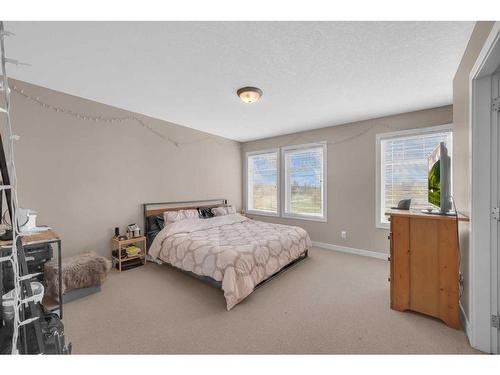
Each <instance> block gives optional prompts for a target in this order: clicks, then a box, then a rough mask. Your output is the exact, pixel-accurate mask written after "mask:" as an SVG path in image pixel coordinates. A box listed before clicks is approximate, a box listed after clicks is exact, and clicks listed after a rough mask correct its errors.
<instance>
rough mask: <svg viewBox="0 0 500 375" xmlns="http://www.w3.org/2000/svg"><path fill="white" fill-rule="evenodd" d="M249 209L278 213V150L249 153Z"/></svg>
mask: <svg viewBox="0 0 500 375" xmlns="http://www.w3.org/2000/svg"><path fill="white" fill-rule="evenodd" d="M247 210H248V211H256V212H260V213H267V214H271V215H273V214H274V215H277V214H278V151H271V152H264V153H258V154H248V155H247Z"/></svg>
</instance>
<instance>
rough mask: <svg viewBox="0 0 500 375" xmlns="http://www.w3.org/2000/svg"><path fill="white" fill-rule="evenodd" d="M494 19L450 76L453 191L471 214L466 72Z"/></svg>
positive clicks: (464, 239)
mask: <svg viewBox="0 0 500 375" xmlns="http://www.w3.org/2000/svg"><path fill="white" fill-rule="evenodd" d="M493 24H494V22H477V23H476V26H475V27H474V30H473V32H472V35H471V38H470V40H469V43H468V45H467V48H466V50H465V53H464V55H463V57H462V61H461V62H460V65H459V67H458V70H457V72H456V74H455V77H454V79H453V123H454V129H453V194H454V196H455V201H456V205H457V208H458V210H459V211H461V212H463V213H464V214H466V215H469V213H470V200H469V194H470V170H469V160H470V157H471V153H470V147H469V131H470V123H469V74H470V72H471V70H472V67H473V66H474V64H475V62H476V60H477V57H478V55H479V52H480V51H481V49H482V47H483V44H484V42H485V40H486V38H487V37H488V35H489V33H490V30H491V28H492V27H493ZM469 232H470V228H469V224H465V223H463V224H461V225H460V250H461V253H462V257H461V260H462V262H461V263H462V264H461V270H462V274H463V276H464V293H463V296H462V305H463V307H464V311H465V313H466V315H467V316H469V299H468V295H469V272H468V271H469V258H470V257H469Z"/></svg>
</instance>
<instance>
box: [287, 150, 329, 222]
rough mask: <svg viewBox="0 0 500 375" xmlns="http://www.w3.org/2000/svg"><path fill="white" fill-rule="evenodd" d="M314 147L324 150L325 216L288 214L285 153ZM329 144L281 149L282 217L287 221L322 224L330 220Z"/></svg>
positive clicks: (323, 189)
mask: <svg viewBox="0 0 500 375" xmlns="http://www.w3.org/2000/svg"><path fill="white" fill-rule="evenodd" d="M313 147H318V148H319V147H321V148H322V149H323V181H322V185H323V186H322V204H323V210H322V211H323V215H322V216H312V215H307V214H295V213H287V212H286V195H287V191H288V189H287V186H286V180H287V178H286V171H285V168H286V162H285V153H286V152H287V151H290V150H301V149H307V148H313ZM327 160H328V157H327V144H326V142H325V141H323V142H315V143H306V144H300V145H293V146H285V147H281V165H282V168H283V173H282V177H281V186H280V190H281V189H283V194H281V202H280V203H281V207H282V208H281V217H283V218H287V219H299V220H310V221H320V222H326V221H327V218H328V214H327V207H328V205H327V195H328V194H327V190H328V189H327V174H326V171H327Z"/></svg>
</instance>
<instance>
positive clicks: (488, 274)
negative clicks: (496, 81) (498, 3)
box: [468, 22, 500, 353]
mask: <svg viewBox="0 0 500 375" xmlns="http://www.w3.org/2000/svg"><path fill="white" fill-rule="evenodd" d="M499 64H500V22H495V24H494V25H493V28H492V30H491V32H490V35H489V36H488V38H487V39H486V42H485V43H484V46H483V48H482V50H481V52H480V54H479V56H478V58H477V60H476V63H475V64H474V67H473V68H472V70H471V72H470V76H469V93H470V94H469V99H470V102H469V108H470V111H469V116H470V118H469V121H470V133H469V149H470V151H471V158H470V160H469V170H470V181H469V183H470V186H471V189H470V196H469V199H470V220H471V225H470V238H469V241H470V243H469V245H470V246H469V248H470V258H469V278H470V283H469V285H470V289H469V306H470V307H469V315H470V316H469V317H468V318H469V322H470V327H469V341H470V343H471V345H472V346H473V347H474V348H476V349H479V350H481V351H484V352H488V353H492V352H494V353H498V342H497V341H498V332H497V331H496V329H493V328H492V327H491V314H492V312H494V311H496V309H497V306H493V304H492V301H493V300H495V301H496V298H495V299H493V293H496V292H497V284H496V283H497V281H496V272H498V270H497V266H496V265H494V264H493V263H496V262H494V260H495V259H496V249H492V246H491V245H492V244H491V228H492V219H491V207H492V202H491V192H492V181H491V167H492V160H491V146H492V144H491V136H492V131H491V123H492V122H491V118H492V117H491V116H492V112H491V82H492V79H491V75H492V74H493V73H494V72H495V70H496V69H497V68H498V66H499ZM493 279H495V280H494V281H493ZM493 282H495V285H493Z"/></svg>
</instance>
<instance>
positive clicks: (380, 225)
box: [375, 223, 391, 230]
mask: <svg viewBox="0 0 500 375" xmlns="http://www.w3.org/2000/svg"><path fill="white" fill-rule="evenodd" d="M375 227H376V228H377V229H385V230H389V229H391V224H390V223H377V224H376V225H375Z"/></svg>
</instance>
